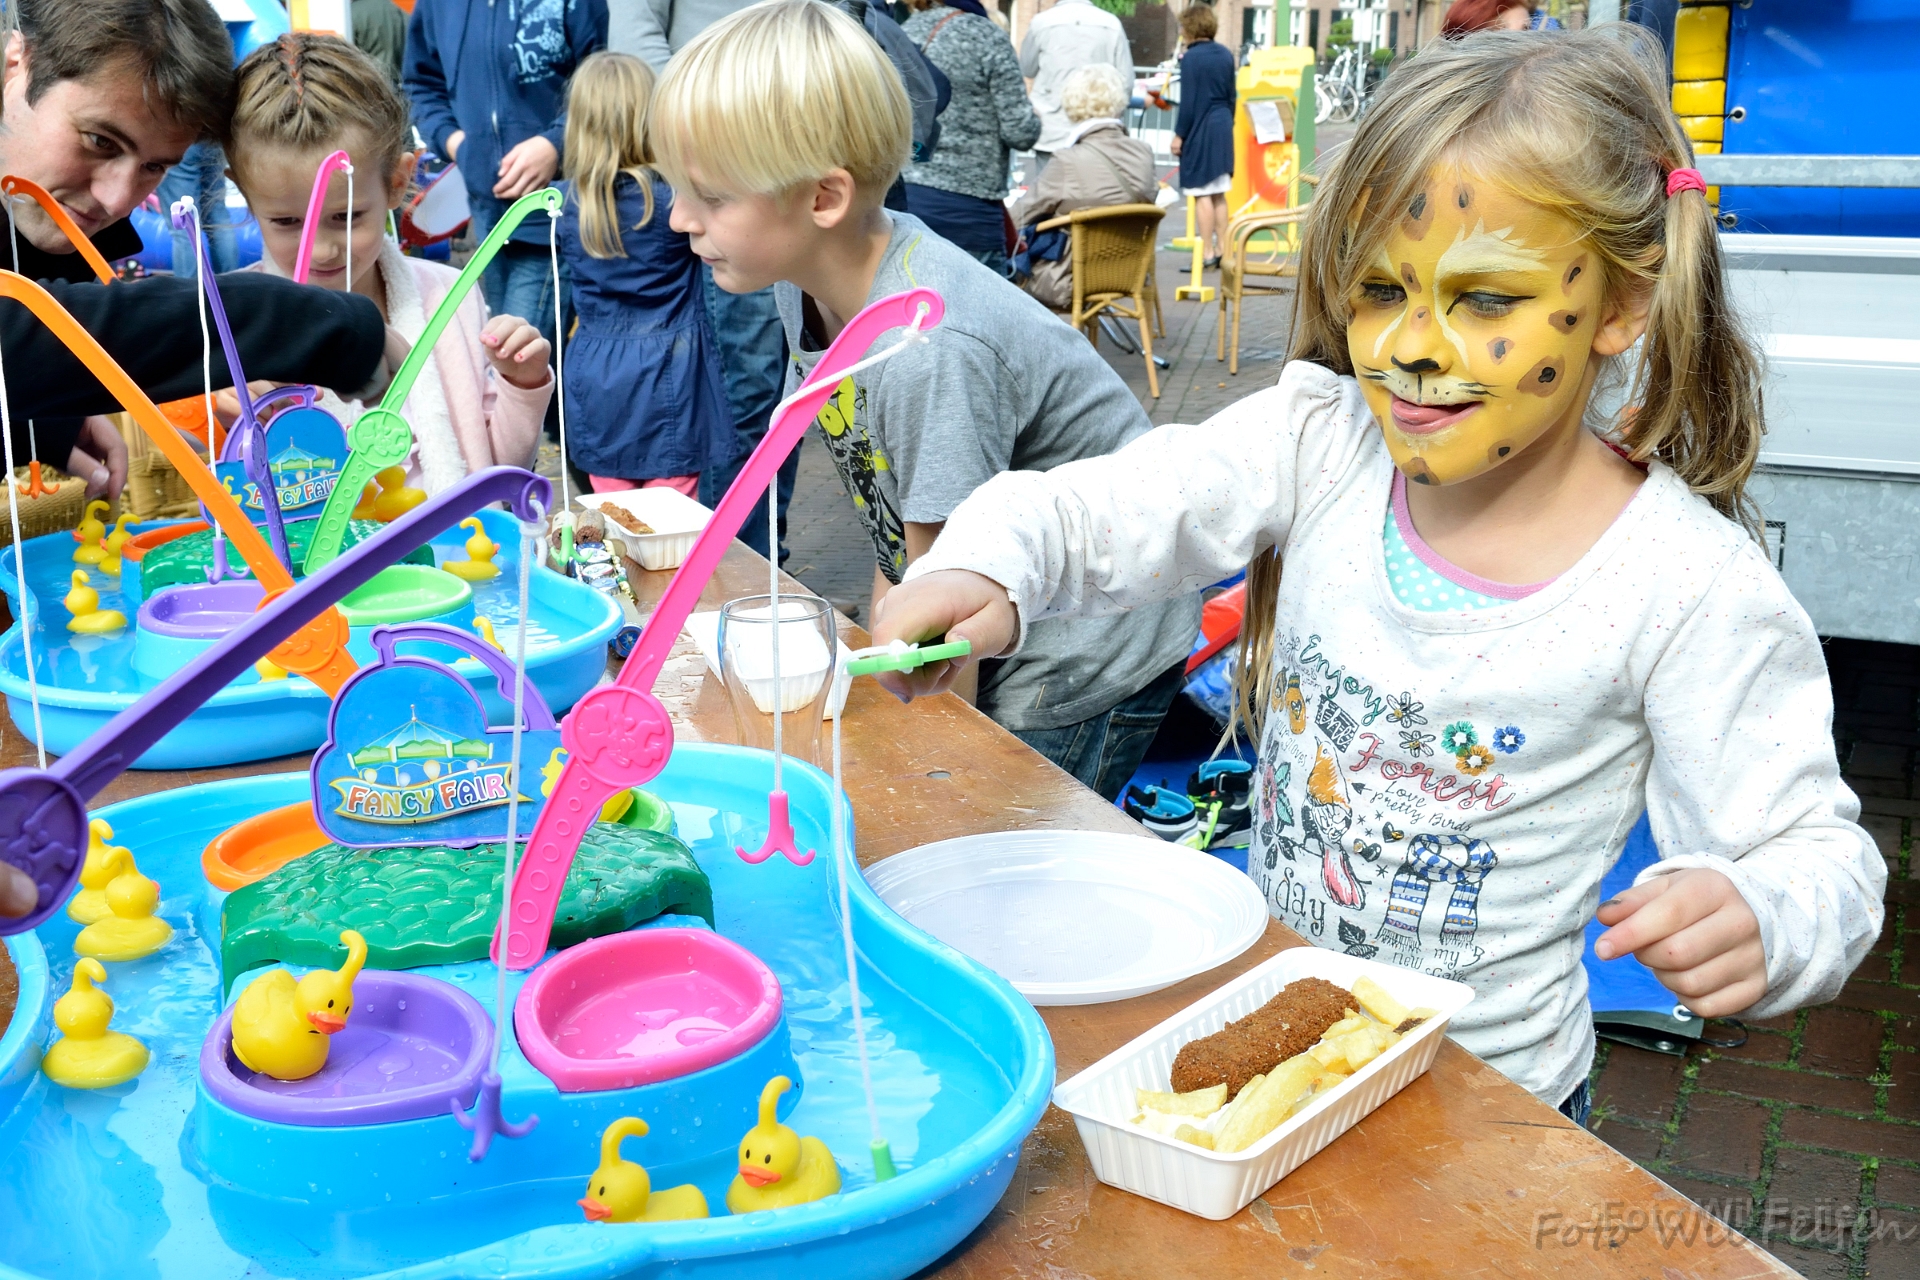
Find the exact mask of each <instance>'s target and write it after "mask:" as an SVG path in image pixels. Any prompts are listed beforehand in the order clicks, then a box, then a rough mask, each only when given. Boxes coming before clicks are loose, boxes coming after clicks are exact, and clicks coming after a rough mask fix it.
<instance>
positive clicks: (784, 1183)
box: [727, 1076, 840, 1213]
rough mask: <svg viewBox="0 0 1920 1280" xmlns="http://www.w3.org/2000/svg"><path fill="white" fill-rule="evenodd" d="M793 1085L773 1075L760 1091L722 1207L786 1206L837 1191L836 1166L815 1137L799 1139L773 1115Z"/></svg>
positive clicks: (736, 1209)
mask: <svg viewBox="0 0 1920 1280" xmlns="http://www.w3.org/2000/svg"><path fill="white" fill-rule="evenodd" d="M791 1088H793V1081H791V1080H789V1079H787V1078H786V1077H785V1076H775V1077H774V1078H773V1079H771V1080H769V1081H767V1087H766V1088H764V1089H762V1090H761V1091H760V1123H759V1124H756V1125H755V1126H753V1128H751V1129H749V1130H747V1136H746V1137H745V1138H742V1139H741V1140H740V1173H739V1176H738V1177H736V1178H734V1180H733V1182H732V1184H731V1185H730V1186H728V1187H727V1208H728V1209H730V1210H732V1211H733V1212H734V1213H752V1212H753V1211H755V1210H756V1209H786V1208H790V1207H792V1206H793V1205H796V1204H807V1203H809V1202H810V1201H814V1200H819V1199H822V1198H823V1197H826V1196H830V1195H832V1194H833V1193H834V1192H836V1191H838V1190H840V1166H839V1165H837V1164H835V1163H834V1162H833V1153H832V1152H831V1151H828V1150H827V1144H826V1143H824V1142H822V1141H820V1139H818V1138H803V1137H801V1136H800V1135H799V1134H797V1133H795V1132H794V1131H793V1130H791V1129H789V1128H787V1126H785V1125H783V1124H781V1123H780V1122H779V1121H778V1120H776V1119H774V1115H773V1110H774V1104H776V1103H778V1102H779V1101H780V1095H781V1094H783V1093H785V1092H786V1091H787V1090H789V1089H791Z"/></svg>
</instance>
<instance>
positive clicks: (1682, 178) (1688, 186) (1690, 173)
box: [1667, 169, 1707, 200]
mask: <svg viewBox="0 0 1920 1280" xmlns="http://www.w3.org/2000/svg"><path fill="white" fill-rule="evenodd" d="M1682 191H1698V192H1699V193H1700V194H1701V195H1705V194H1707V180H1706V179H1705V178H1703V177H1701V176H1700V171H1699V170H1698V169H1675V170H1674V171H1673V172H1671V173H1669V174H1668V175H1667V199H1669V200H1671V199H1673V198H1674V197H1675V196H1677V195H1679V194H1680V193H1681V192H1682Z"/></svg>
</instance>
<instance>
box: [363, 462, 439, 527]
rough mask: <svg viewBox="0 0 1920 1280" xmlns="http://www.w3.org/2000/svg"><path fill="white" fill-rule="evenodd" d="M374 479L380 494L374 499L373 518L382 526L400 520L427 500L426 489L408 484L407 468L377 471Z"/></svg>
mask: <svg viewBox="0 0 1920 1280" xmlns="http://www.w3.org/2000/svg"><path fill="white" fill-rule="evenodd" d="M373 478H374V480H375V481H377V482H378V483H379V485H380V492H379V493H377V494H375V495H374V499H373V518H374V519H375V520H378V521H380V523H382V524H390V523H392V522H393V521H395V520H398V519H399V518H400V517H401V516H403V515H405V514H407V512H409V511H411V510H413V509H414V508H415V507H417V506H419V505H420V504H421V503H423V502H425V501H426V500H427V491H426V490H425V489H416V488H414V487H413V486H412V485H410V484H408V483H407V471H406V468H405V467H388V468H387V469H386V470H385V471H376V472H374V473H373Z"/></svg>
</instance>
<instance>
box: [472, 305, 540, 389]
mask: <svg viewBox="0 0 1920 1280" xmlns="http://www.w3.org/2000/svg"><path fill="white" fill-rule="evenodd" d="M480 345H481V346H483V347H485V348H486V349H487V359H488V360H489V361H491V362H492V363H493V371H494V372H495V373H497V374H499V375H500V376H501V377H503V378H505V379H506V380H507V381H508V382H511V383H512V384H513V385H514V386H516V387H524V388H526V389H527V390H529V391H531V390H533V389H534V388H535V387H542V386H545V385H546V382H547V357H548V356H550V355H552V354H553V344H551V343H549V342H548V341H547V340H546V339H545V338H543V337H541V336H540V331H539V330H538V329H536V328H534V327H533V326H532V325H530V324H528V323H527V322H526V321H525V320H522V319H521V318H520V317H519V316H495V317H494V318H493V319H491V320H489V321H487V327H486V328H484V329H482V330H481V331H480Z"/></svg>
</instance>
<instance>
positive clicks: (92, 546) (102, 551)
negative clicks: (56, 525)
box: [73, 498, 113, 564]
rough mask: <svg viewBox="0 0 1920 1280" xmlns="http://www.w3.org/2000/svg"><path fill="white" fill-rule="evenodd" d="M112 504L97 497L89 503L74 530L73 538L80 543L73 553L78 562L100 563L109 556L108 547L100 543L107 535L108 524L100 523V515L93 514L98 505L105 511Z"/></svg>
mask: <svg viewBox="0 0 1920 1280" xmlns="http://www.w3.org/2000/svg"><path fill="white" fill-rule="evenodd" d="M112 505H113V504H112V503H110V502H107V501H105V500H104V499H101V498H95V499H94V500H93V501H92V502H89V503H88V504H87V512H86V515H85V516H84V517H83V518H82V519H81V521H80V523H79V525H78V526H77V527H76V528H75V529H74V531H73V540H74V541H75V542H77V543H79V544H80V545H79V546H78V547H77V548H75V550H74V553H73V559H74V562H75V563H76V564H99V563H100V562H101V561H102V560H105V559H106V558H107V549H106V548H105V547H103V546H101V545H100V540H101V539H102V538H104V537H106V535H107V526H106V525H104V524H102V523H100V517H99V516H96V515H94V514H93V509H94V508H95V507H98V508H100V510H101V511H103V512H104V511H106V510H107V509H108V508H109V507H111V506H112Z"/></svg>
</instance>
